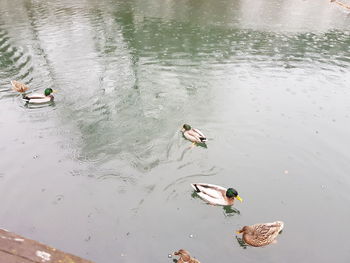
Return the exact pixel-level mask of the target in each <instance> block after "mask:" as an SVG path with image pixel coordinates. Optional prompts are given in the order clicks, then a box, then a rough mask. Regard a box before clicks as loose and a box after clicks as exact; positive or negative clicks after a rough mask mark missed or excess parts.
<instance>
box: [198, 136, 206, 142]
mask: <svg viewBox="0 0 350 263" xmlns="http://www.w3.org/2000/svg"><path fill="white" fill-rule="evenodd" d="M199 139H200V140H201V142H206V141H207V138H205V137H200V138H199Z"/></svg>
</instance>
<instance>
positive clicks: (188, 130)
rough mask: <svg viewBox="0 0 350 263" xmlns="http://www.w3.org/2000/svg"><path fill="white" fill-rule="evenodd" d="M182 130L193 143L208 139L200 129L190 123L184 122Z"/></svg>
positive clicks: (203, 141)
mask: <svg viewBox="0 0 350 263" xmlns="http://www.w3.org/2000/svg"><path fill="white" fill-rule="evenodd" d="M181 131H182V134H183V136H184V137H185V138H186V139H187V140H189V141H191V142H192V143H193V144H195V143H205V142H206V141H207V138H206V137H205V135H204V134H203V133H202V132H201V131H200V130H198V129H194V128H192V127H191V126H190V125H188V124H184V125H183V126H182V129H181Z"/></svg>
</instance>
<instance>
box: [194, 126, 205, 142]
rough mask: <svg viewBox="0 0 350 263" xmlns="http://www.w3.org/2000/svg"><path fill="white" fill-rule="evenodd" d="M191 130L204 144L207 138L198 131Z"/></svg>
mask: <svg viewBox="0 0 350 263" xmlns="http://www.w3.org/2000/svg"><path fill="white" fill-rule="evenodd" d="M192 130H193V131H194V132H195V133H196V134H197V137H199V139H200V140H201V142H206V141H207V137H206V136H205V135H204V134H203V132H201V131H200V130H198V129H192Z"/></svg>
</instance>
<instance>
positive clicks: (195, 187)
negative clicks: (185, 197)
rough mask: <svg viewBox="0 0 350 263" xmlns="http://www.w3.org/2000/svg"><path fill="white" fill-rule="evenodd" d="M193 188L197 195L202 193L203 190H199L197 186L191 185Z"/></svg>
mask: <svg viewBox="0 0 350 263" xmlns="http://www.w3.org/2000/svg"><path fill="white" fill-rule="evenodd" d="M191 186H192V187H193V189H194V190H195V191H196V192H197V193H199V192H200V191H201V190H199V188H198V186H197V184H191Z"/></svg>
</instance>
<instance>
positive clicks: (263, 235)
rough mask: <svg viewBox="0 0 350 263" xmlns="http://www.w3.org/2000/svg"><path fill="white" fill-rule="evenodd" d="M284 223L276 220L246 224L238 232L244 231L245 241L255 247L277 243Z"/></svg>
mask: <svg viewBox="0 0 350 263" xmlns="http://www.w3.org/2000/svg"><path fill="white" fill-rule="evenodd" d="M283 227H284V223H283V222H282V221H276V222H273V223H263V224H255V225H252V226H244V227H243V228H242V229H241V230H238V231H237V234H242V233H243V241H244V242H245V243H247V244H248V245H251V246H253V247H262V246H266V245H269V244H271V243H276V242H277V240H276V237H277V235H278V234H279V233H280V232H281V231H282V229H283Z"/></svg>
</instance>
